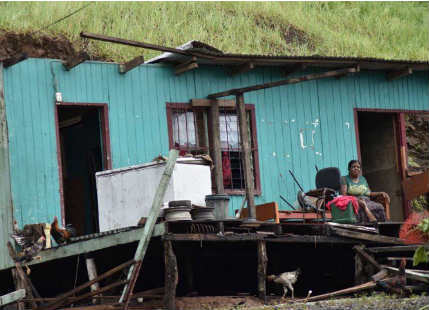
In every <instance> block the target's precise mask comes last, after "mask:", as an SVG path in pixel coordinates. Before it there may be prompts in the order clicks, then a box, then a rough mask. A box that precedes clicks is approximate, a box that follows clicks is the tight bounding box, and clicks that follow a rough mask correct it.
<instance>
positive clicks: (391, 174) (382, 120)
mask: <svg viewBox="0 0 429 310" xmlns="http://www.w3.org/2000/svg"><path fill="white" fill-rule="evenodd" d="M398 116H399V114H398V113H391V112H390V113H389V112H369V111H358V112H357V125H358V132H357V133H358V134H357V138H358V145H359V149H360V150H359V152H360V160H361V162H362V174H363V176H365V178H366V179H367V180H368V184H369V186H370V188H371V190H372V191H375V192H381V191H383V192H386V193H387V194H389V196H390V200H391V203H390V213H391V221H393V222H398V221H403V220H404V217H405V216H406V214H405V210H404V203H403V197H402V183H401V181H402V177H401V171H402V167H401V162H402V161H401V160H400V152H399V150H400V147H399V141H400V140H399V130H398V128H399V126H398V124H399V119H398Z"/></svg>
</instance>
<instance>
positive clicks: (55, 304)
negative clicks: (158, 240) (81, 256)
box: [38, 259, 135, 310]
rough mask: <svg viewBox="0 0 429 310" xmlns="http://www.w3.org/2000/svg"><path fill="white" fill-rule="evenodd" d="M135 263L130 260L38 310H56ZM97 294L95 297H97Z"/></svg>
mask: <svg viewBox="0 0 429 310" xmlns="http://www.w3.org/2000/svg"><path fill="white" fill-rule="evenodd" d="M134 263H135V260H133V259H132V260H129V261H127V262H125V263H123V264H121V265H119V266H116V267H115V268H112V269H110V270H109V271H107V272H105V273H103V274H102V275H100V276H98V277H97V278H95V279H93V280H91V281H88V282H86V283H84V284H82V285H79V286H78V287H76V288H74V289H72V290H71V291H69V292H67V293H65V294H62V295H60V296H58V297H57V298H55V299H54V300H53V301H52V302H50V303H49V304H47V305H45V306H40V307H38V309H41V310H54V309H56V308H58V307H60V306H61V305H62V304H63V303H64V302H66V301H67V302H68V300H67V299H68V298H69V297H71V296H73V295H75V294H76V293H78V292H80V291H81V290H83V289H85V288H87V287H90V286H91V285H92V284H94V283H96V282H99V281H101V280H103V279H105V278H108V277H110V276H111V275H113V274H115V273H117V272H118V271H121V270H122V269H124V268H127V267H129V266H130V265H133V264H134ZM98 293H99V291H98V292H97V294H98ZM97 294H95V295H97ZM91 296H92V295H91Z"/></svg>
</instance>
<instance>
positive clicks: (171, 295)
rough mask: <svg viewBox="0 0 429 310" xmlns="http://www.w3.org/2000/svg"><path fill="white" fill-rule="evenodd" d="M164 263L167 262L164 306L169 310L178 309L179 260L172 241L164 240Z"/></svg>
mask: <svg viewBox="0 0 429 310" xmlns="http://www.w3.org/2000/svg"><path fill="white" fill-rule="evenodd" d="M164 262H165V281H164V287H165V293H164V306H165V308H166V309H168V310H175V309H176V287H177V282H178V280H179V277H178V271H177V270H178V269H177V259H176V255H175V254H174V251H173V245H172V244H171V241H170V240H164Z"/></svg>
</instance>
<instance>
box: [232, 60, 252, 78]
mask: <svg viewBox="0 0 429 310" xmlns="http://www.w3.org/2000/svg"><path fill="white" fill-rule="evenodd" d="M254 68H255V64H254V63H253V62H246V63H244V64H242V65H237V66H231V68H230V70H231V71H230V72H229V74H230V75H237V74H243V73H246V72H249V71H250V70H252V69H254Z"/></svg>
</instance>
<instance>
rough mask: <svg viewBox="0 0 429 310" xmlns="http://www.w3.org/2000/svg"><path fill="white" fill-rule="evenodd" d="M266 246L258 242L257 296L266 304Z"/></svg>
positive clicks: (262, 242)
mask: <svg viewBox="0 0 429 310" xmlns="http://www.w3.org/2000/svg"><path fill="white" fill-rule="evenodd" d="M267 262H268V257H267V245H266V243H265V241H263V240H259V241H258V296H259V298H260V299H262V300H263V301H264V303H267V287H266V279H267Z"/></svg>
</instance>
